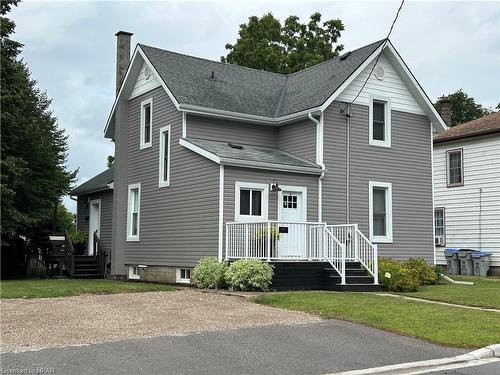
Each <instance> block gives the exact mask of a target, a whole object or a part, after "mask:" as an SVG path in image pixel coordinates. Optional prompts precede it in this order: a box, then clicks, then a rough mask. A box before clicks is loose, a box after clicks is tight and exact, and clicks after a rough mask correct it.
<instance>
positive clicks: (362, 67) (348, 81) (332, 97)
mask: <svg viewBox="0 0 500 375" xmlns="http://www.w3.org/2000/svg"><path fill="white" fill-rule="evenodd" d="M384 44H385V43H384V42H382V43H381V44H380V46H379V47H378V48H377V49H376V50H375V51H373V53H372V54H371V55H370V56H368V58H367V59H366V60H365V61H364V62H363V64H361V65H360V66H359V67H358V69H356V70H355V71H354V72H353V73H352V74H351V75H350V76H349V77H348V78H347V79H346V80H345V81H344V83H342V84H341V85H340V86H339V88H338V89H337V90H335V92H334V93H333V94H332V95H330V97H329V98H328V99H326V101H325V102H324V103H323V104H322V105H321V107H320V109H321V112H323V111H324V110H325V109H326V108H328V106H329V105H330V104H332V102H333V101H334V100H335V99H336V98H337V96H339V95H340V94H341V93H342V91H344V90H345V89H346V88H347V87H348V86H349V85H350V84H351V82H352V81H354V80H355V79H356V77H357V76H358V75H359V74H360V73H361V72H362V71H363V70H365V68H366V67H367V66H368V65H369V64H370V63H371V62H372V61H373V60H375V58H376V57H377V56H378V54H379V53H381V52H382V48H383V47H384Z"/></svg>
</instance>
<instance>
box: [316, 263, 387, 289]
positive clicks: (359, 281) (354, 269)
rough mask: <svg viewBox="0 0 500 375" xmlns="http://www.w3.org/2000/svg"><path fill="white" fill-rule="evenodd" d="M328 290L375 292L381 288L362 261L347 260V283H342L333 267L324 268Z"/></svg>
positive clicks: (325, 286)
mask: <svg viewBox="0 0 500 375" xmlns="http://www.w3.org/2000/svg"><path fill="white" fill-rule="evenodd" d="M323 271H324V277H325V284H324V288H325V289H326V290H336V291H346V292H375V291H379V290H381V288H380V285H378V284H374V280H373V276H372V275H371V274H370V273H369V272H368V271H367V270H366V268H364V267H363V266H362V265H361V263H360V262H346V269H345V273H346V278H345V281H346V284H345V285H342V283H341V277H340V275H339V274H338V272H337V271H335V270H334V269H333V268H332V267H326V268H324V269H323Z"/></svg>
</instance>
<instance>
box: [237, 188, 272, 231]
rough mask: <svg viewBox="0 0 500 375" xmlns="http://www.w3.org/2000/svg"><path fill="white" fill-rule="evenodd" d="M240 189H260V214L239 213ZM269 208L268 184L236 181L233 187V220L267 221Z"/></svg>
mask: <svg viewBox="0 0 500 375" xmlns="http://www.w3.org/2000/svg"><path fill="white" fill-rule="evenodd" d="M240 189H254V190H255V189H258V190H262V215H261V216H253V215H240ZM268 208H269V185H268V184H258V183H255V182H240V181H236V183H235V188H234V220H235V221H267V217H268Z"/></svg>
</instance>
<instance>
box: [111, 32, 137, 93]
mask: <svg viewBox="0 0 500 375" xmlns="http://www.w3.org/2000/svg"><path fill="white" fill-rule="evenodd" d="M115 35H116V95H117V96H118V92H119V91H120V88H121V86H122V82H123V79H124V78H125V74H126V73H127V68H128V64H129V62H130V39H131V37H132V35H134V34H132V33H129V32H127V31H118V32H117V33H116V34H115Z"/></svg>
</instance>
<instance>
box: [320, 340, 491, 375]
mask: <svg viewBox="0 0 500 375" xmlns="http://www.w3.org/2000/svg"><path fill="white" fill-rule="evenodd" d="M494 358H500V344H494V345H490V346H486V347H484V348H481V349H477V350H474V351H472V352H470V353H466V354H462V355H459V356H456V357H449V358H439V359H431V360H427V361H418V362H407V363H400V364H397V365H389V366H381V367H373V368H368V369H363V370H351V371H344V372H336V373H332V374H327V375H371V374H380V375H382V374H386V375H389V374H401V371H402V370H404V371H410V370H425V371H427V370H428V371H432V370H433V368H434V367H437V366H443V365H452V364H458V363H463V364H465V363H468V362H472V361H478V360H484V359H494Z"/></svg>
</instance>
